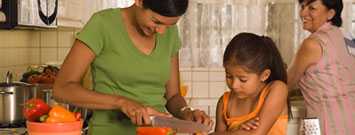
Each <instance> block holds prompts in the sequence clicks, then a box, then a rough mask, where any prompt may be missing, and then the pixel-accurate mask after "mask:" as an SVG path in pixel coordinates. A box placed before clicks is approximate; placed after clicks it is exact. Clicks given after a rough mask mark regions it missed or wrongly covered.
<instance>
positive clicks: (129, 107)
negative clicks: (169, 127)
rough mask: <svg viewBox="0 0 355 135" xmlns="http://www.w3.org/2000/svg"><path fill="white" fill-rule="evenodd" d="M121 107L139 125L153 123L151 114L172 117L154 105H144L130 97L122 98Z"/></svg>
mask: <svg viewBox="0 0 355 135" xmlns="http://www.w3.org/2000/svg"><path fill="white" fill-rule="evenodd" d="M119 109H120V110H121V111H122V112H123V113H124V114H125V115H126V116H127V117H128V118H129V119H130V120H131V122H132V123H133V124H136V125H138V126H141V125H151V120H150V116H165V117H171V115H169V114H167V113H162V112H159V111H156V110H155V109H153V108H152V107H148V106H143V105H141V104H140V103H138V102H136V101H133V100H130V99H128V98H123V99H121V102H120V107H119Z"/></svg>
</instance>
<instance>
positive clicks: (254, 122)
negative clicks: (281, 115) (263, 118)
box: [240, 117, 260, 131]
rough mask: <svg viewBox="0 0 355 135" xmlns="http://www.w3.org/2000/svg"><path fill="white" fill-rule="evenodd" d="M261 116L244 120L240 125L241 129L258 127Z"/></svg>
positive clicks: (247, 129)
mask: <svg viewBox="0 0 355 135" xmlns="http://www.w3.org/2000/svg"><path fill="white" fill-rule="evenodd" d="M259 124H260V123H259V117H255V118H253V119H251V120H249V121H247V122H244V123H243V124H242V125H240V129H242V130H246V131H249V130H254V129H257V128H258V126H259Z"/></svg>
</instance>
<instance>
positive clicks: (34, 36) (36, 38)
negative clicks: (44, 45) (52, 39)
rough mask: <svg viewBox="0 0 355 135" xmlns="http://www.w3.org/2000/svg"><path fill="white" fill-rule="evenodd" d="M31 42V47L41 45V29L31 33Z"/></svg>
mask: <svg viewBox="0 0 355 135" xmlns="http://www.w3.org/2000/svg"><path fill="white" fill-rule="evenodd" d="M30 38H31V39H30V41H29V42H30V44H29V47H34V48H38V47H40V42H41V32H40V31H33V32H31V35H30Z"/></svg>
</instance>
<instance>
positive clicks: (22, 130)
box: [0, 127, 27, 135]
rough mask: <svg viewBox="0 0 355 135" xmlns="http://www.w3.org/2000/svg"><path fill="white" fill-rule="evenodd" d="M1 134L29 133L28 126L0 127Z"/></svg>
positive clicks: (17, 134) (18, 134) (20, 134)
mask: <svg viewBox="0 0 355 135" xmlns="http://www.w3.org/2000/svg"><path fill="white" fill-rule="evenodd" d="M0 135H27V132H26V128H24V127H22V128H0Z"/></svg>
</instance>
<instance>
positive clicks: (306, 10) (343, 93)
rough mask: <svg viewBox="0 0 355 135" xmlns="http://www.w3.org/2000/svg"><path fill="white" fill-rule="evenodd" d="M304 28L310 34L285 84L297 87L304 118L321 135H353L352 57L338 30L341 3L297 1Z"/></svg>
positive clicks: (354, 59)
mask: <svg viewBox="0 0 355 135" xmlns="http://www.w3.org/2000/svg"><path fill="white" fill-rule="evenodd" d="M299 3H300V5H301V10H300V17H301V19H302V22H303V29H305V30H307V31H309V32H311V35H310V36H309V37H307V38H306V39H305V40H304V41H303V43H302V45H301V46H300V48H299V50H298V52H297V54H296V56H295V57H294V59H293V62H292V64H291V66H290V67H289V69H288V85H289V86H290V88H291V89H292V88H293V87H295V86H296V85H298V86H299V88H300V90H301V92H302V94H303V96H304V99H305V107H306V117H316V118H318V119H319V121H320V126H321V133H322V134H324V135H354V134H355V72H354V69H355V57H354V56H352V55H351V54H350V51H349V50H348V49H347V44H346V43H345V40H344V35H343V34H342V32H341V30H340V29H339V27H340V26H341V24H342V19H341V12H342V9H343V2H342V0H299Z"/></svg>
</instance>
